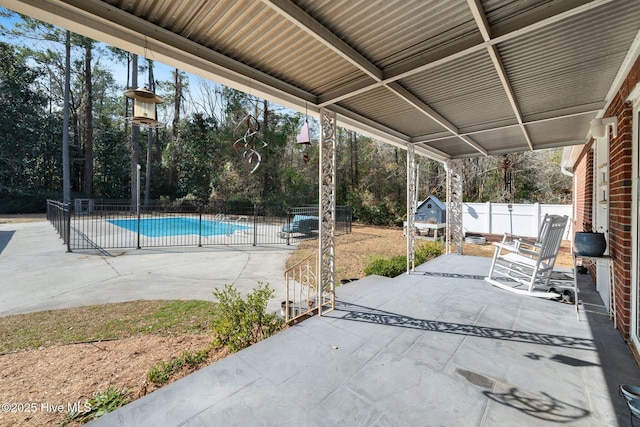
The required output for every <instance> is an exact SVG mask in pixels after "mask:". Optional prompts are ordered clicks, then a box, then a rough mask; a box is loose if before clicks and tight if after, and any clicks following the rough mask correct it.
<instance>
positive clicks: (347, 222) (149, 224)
mask: <svg viewBox="0 0 640 427" xmlns="http://www.w3.org/2000/svg"><path fill="white" fill-rule="evenodd" d="M47 219H48V220H49V222H51V224H52V225H53V226H54V228H55V229H56V230H57V232H58V234H59V235H60V237H61V238H62V239H63V240H64V244H65V245H66V247H67V251H69V252H72V251H73V250H76V249H124V248H138V249H140V248H143V247H144V248H149V247H167V246H208V245H245V246H246V245H253V246H259V245H274V244H285V245H288V244H291V243H292V242H295V241H298V240H302V239H309V238H317V237H318V227H319V219H318V206H312V205H311V206H300V207H289V208H285V207H278V206H270V205H248V204H241V203H235V204H234V203H215V204H211V205H208V206H190V205H181V206H178V207H176V206H171V205H170V204H166V203H161V202H153V203H150V204H147V205H142V206H140V207H139V208H138V207H137V206H135V205H133V206H132V204H131V202H130V201H118V200H101V199H75V200H74V201H73V202H72V203H62V202H59V201H55V200H47ZM351 226H352V210H351V208H350V207H348V206H338V207H336V234H346V233H351Z"/></svg>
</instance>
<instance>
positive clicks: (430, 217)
mask: <svg viewBox="0 0 640 427" xmlns="http://www.w3.org/2000/svg"><path fill="white" fill-rule="evenodd" d="M416 221H420V222H432V223H436V224H442V223H445V222H446V221H447V209H446V207H445V205H444V203H442V202H441V201H440V200H438V198H437V197H436V196H429V197H427V199H426V200H425V201H424V202H422V203H420V204H419V205H418V208H417V209H416Z"/></svg>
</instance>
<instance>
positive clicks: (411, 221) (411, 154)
mask: <svg viewBox="0 0 640 427" xmlns="http://www.w3.org/2000/svg"><path fill="white" fill-rule="evenodd" d="M417 204H418V201H417V195H416V151H415V147H414V146H413V144H407V232H406V235H407V274H409V273H410V272H412V271H413V270H415V268H416V263H415V236H416V207H417Z"/></svg>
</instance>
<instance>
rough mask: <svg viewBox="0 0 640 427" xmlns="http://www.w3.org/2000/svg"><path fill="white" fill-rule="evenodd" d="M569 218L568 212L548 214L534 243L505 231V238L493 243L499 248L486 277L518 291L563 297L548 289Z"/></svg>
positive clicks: (495, 283)
mask: <svg viewBox="0 0 640 427" xmlns="http://www.w3.org/2000/svg"><path fill="white" fill-rule="evenodd" d="M567 220H568V217H567V216H566V215H565V216H560V215H546V216H545V218H544V221H543V223H542V226H541V227H540V234H539V235H538V238H537V239H536V241H535V242H532V243H529V242H526V241H524V240H522V239H515V240H514V239H513V238H512V236H511V235H509V234H505V235H504V237H503V238H502V242H500V243H494V244H495V245H496V250H495V252H494V254H493V260H492V262H491V269H490V270H489V276H488V277H485V280H486V281H487V282H489V283H491V284H492V285H494V286H496V287H498V288H501V289H504V290H507V291H510V292H513V293H516V294H519V295H527V296H533V297H538V298H549V299H555V298H561V297H562V296H561V295H560V294H558V293H556V292H549V291H548V289H549V281H550V279H551V274H552V273H553V268H554V265H555V262H556V258H557V256H558V251H559V249H560V243H561V242H562V236H563V235H564V229H565V227H566V225H567ZM497 279H502V280H497Z"/></svg>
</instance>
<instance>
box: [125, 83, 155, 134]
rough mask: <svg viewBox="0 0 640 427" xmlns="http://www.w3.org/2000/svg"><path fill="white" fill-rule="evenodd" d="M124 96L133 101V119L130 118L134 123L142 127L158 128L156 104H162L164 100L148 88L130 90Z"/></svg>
mask: <svg viewBox="0 0 640 427" xmlns="http://www.w3.org/2000/svg"><path fill="white" fill-rule="evenodd" d="M124 96H126V97H127V98H129V99H133V117H131V118H129V120H130V121H131V122H132V123H135V124H137V125H140V126H150V127H154V126H158V125H159V124H160V123H159V122H158V118H157V117H156V104H162V103H163V102H164V99H162V98H161V97H159V96H158V95H156V94H155V93H153V92H151V91H150V90H149V89H147V88H146V87H139V88H138V89H129V90H127V91H125V93H124Z"/></svg>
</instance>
